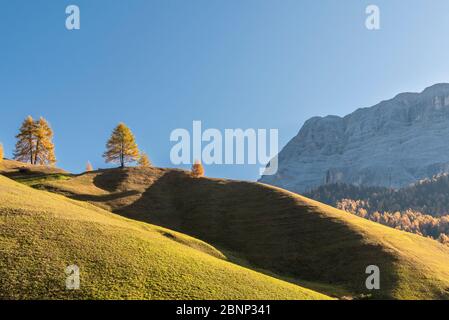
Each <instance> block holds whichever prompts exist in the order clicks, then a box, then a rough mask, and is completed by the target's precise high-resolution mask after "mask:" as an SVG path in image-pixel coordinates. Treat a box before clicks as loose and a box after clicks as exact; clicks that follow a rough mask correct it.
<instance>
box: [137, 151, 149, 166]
mask: <svg viewBox="0 0 449 320" xmlns="http://www.w3.org/2000/svg"><path fill="white" fill-rule="evenodd" d="M139 166H140V167H142V168H148V167H151V161H150V158H149V157H148V155H147V154H146V153H145V152H141V153H140V156H139Z"/></svg>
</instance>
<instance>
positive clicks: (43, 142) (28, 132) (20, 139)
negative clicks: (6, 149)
mask: <svg viewBox="0 0 449 320" xmlns="http://www.w3.org/2000/svg"><path fill="white" fill-rule="evenodd" d="M16 139H17V143H16V148H15V151H14V159H16V160H18V161H22V162H30V163H31V164H41V165H54V164H55V163H56V157H55V146H54V144H53V141H52V140H53V130H52V129H51V127H50V125H49V124H48V122H47V120H45V119H44V118H42V117H41V118H40V119H39V120H38V121H34V120H33V118H32V117H31V116H28V117H27V118H26V119H25V120H24V121H23V123H22V126H21V127H20V129H19V134H18V135H17V136H16Z"/></svg>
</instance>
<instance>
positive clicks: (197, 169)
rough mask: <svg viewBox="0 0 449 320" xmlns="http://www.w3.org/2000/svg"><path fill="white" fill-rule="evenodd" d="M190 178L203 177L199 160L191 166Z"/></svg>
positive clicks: (202, 168)
mask: <svg viewBox="0 0 449 320" xmlns="http://www.w3.org/2000/svg"><path fill="white" fill-rule="evenodd" d="M192 176H193V177H194V178H200V177H204V167H203V165H202V164H201V162H200V161H199V160H196V161H195V163H194V164H193V165H192Z"/></svg>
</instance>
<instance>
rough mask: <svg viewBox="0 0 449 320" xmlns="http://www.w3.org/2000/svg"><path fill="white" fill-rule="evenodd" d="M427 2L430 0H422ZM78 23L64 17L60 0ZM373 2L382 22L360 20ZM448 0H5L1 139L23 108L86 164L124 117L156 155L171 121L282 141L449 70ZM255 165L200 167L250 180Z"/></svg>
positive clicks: (72, 166) (162, 159)
mask: <svg viewBox="0 0 449 320" xmlns="http://www.w3.org/2000/svg"><path fill="white" fill-rule="evenodd" d="M426 3H427V5H426ZM69 4H76V5H78V6H79V7H80V10H81V30H78V31H68V30H66V28H65V18H66V14H65V8H66V6H67V5H69ZM369 4H376V5H378V6H379V7H380V12H381V30H378V31H369V30H367V29H366V28H365V24H364V22H365V18H366V15H365V8H366V6H367V5H369ZM448 12H449V2H448V1H445V0H433V1H432V5H431V6H430V5H429V4H428V1H424V0H422V1H421V0H408V1H407V3H405V1H402V0H388V1H369V2H368V1H360V0H357V1H356V0H354V1H351V0H346V1H344V2H343V1H337V0H319V1H317V0H313V1H312V0H310V1H300V0H282V1H277V0H276V1H275V0H238V1H237V0H176V1H175V0H128V1H123V0H108V1H106V0H89V1H85V0H72V1H70V2H69V1H62V0H61V1H56V0H40V1H33V2H31V1H25V0H17V1H8V2H6V1H3V2H2V4H0V41H1V44H0V49H1V50H0V141H1V142H3V144H4V146H5V151H6V156H8V157H10V156H11V154H12V151H13V148H14V143H15V141H14V135H15V134H16V133H17V129H18V127H19V126H20V123H21V121H22V120H23V119H24V118H25V117H26V116H27V115H29V114H30V115H32V116H34V117H39V116H41V115H42V116H44V117H46V118H47V119H48V120H49V121H50V123H51V124H52V127H53V129H54V131H55V143H56V151H57V158H58V160H59V161H58V166H60V167H63V168H66V169H68V170H71V171H73V172H80V171H82V170H84V168H85V163H86V162H87V161H88V160H90V161H91V162H92V164H93V165H94V167H96V168H98V167H107V165H106V164H104V162H103V159H102V158H101V155H102V153H103V151H104V146H105V142H106V140H107V138H108V136H109V134H110V132H111V130H112V128H113V127H114V126H115V125H116V124H117V123H118V122H119V121H124V122H125V123H126V124H128V125H129V126H130V127H131V129H132V130H133V131H134V133H135V135H136V138H137V141H138V144H139V147H140V148H141V149H143V150H145V151H146V152H147V153H148V154H149V155H150V158H151V159H152V161H153V162H154V164H155V165H157V166H163V167H171V166H172V164H171V163H170V158H169V154H170V149H171V147H172V146H173V143H171V142H170V141H169V136H170V132H171V131H172V130H173V129H176V128H187V129H189V128H191V126H192V121H193V120H201V121H202V122H203V127H205V128H218V129H224V128H244V129H245V128H256V129H257V128H266V129H269V128H276V129H279V136H280V145H281V146H283V145H285V143H287V142H288V141H289V140H290V139H291V138H292V137H293V136H294V135H296V134H297V132H298V131H299V129H300V127H301V126H302V124H303V122H304V121H305V120H307V119H308V118H310V117H312V116H316V115H328V114H335V115H345V114H347V113H350V112H352V111H353V110H355V109H357V108H359V107H367V106H371V105H374V104H376V103H377V102H379V101H380V100H384V99H388V98H392V97H393V96H394V95H396V94H397V93H400V92H403V91H421V90H423V89H424V88H425V87H427V86H430V85H432V84H434V83H437V82H449V54H448V52H449V41H447V36H448V34H449V18H448V17H447V14H448ZM258 168H259V166H254V165H252V166H250V165H243V166H242V165H235V166H231V165H221V166H211V167H207V168H206V172H207V174H208V175H209V176H214V177H227V178H235V179H249V180H255V179H257V178H258Z"/></svg>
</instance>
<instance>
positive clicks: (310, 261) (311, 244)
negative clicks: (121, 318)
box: [35, 168, 449, 299]
mask: <svg viewBox="0 0 449 320" xmlns="http://www.w3.org/2000/svg"><path fill="white" fill-rule="evenodd" d="M35 186H36V187H39V188H46V189H47V190H51V191H54V192H58V193H62V194H65V195H67V196H70V197H72V198H73V199H77V200H83V201H89V202H91V203H94V204H96V205H98V206H101V207H103V208H105V209H109V210H111V211H114V212H116V213H119V214H121V215H123V216H126V217H129V218H132V219H135V220H140V221H146V222H150V223H153V224H156V225H160V226H163V227H166V228H170V229H174V230H177V231H179V232H183V233H186V234H189V235H191V236H194V237H196V238H199V239H201V240H203V241H206V242H208V243H210V244H212V245H214V246H215V247H217V248H220V249H221V250H222V252H225V253H226V255H227V256H228V257H230V258H231V259H233V261H236V262H238V263H240V264H242V265H246V266H250V267H252V268H255V269H259V270H261V271H263V272H266V273H275V274H280V275H282V276H283V277H285V278H286V279H289V280H290V281H292V282H298V283H308V285H309V286H310V287H313V288H316V289H318V290H320V291H321V292H325V293H328V294H337V295H351V296H355V297H357V296H360V295H369V296H371V297H373V298H393V299H447V298H449V248H448V247H445V246H443V245H441V244H439V243H437V242H436V241H433V240H430V239H427V238H423V237H420V236H417V235H413V234H409V233H405V232H402V231H398V230H394V229H391V228H388V227H385V226H382V225H379V224H376V223H374V222H371V221H367V220H364V219H362V218H359V217H356V216H353V215H351V214H348V213H346V212H343V211H339V210H337V209H334V208H332V207H329V206H326V205H323V204H321V203H319V202H315V201H313V200H310V199H307V198H305V197H302V196H299V195H297V194H293V193H290V192H287V191H285V190H282V189H278V188H275V187H271V186H268V185H263V184H258V183H250V182H240V181H229V180H221V179H207V178H200V179H193V178H191V177H190V176H189V174H188V173H187V172H184V171H181V170H169V169H158V168H148V169H139V168H127V169H123V170H122V169H112V170H101V171H96V172H91V173H86V174H83V175H80V176H77V177H73V178H71V179H70V180H66V181H46V182H43V183H41V184H37V185H35ZM372 264H374V265H377V266H379V267H380V270H381V290H379V291H368V290H367V289H366V288H365V279H366V277H367V275H366V274H365V270H366V267H367V266H368V265H372ZM267 298H268V297H267Z"/></svg>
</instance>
